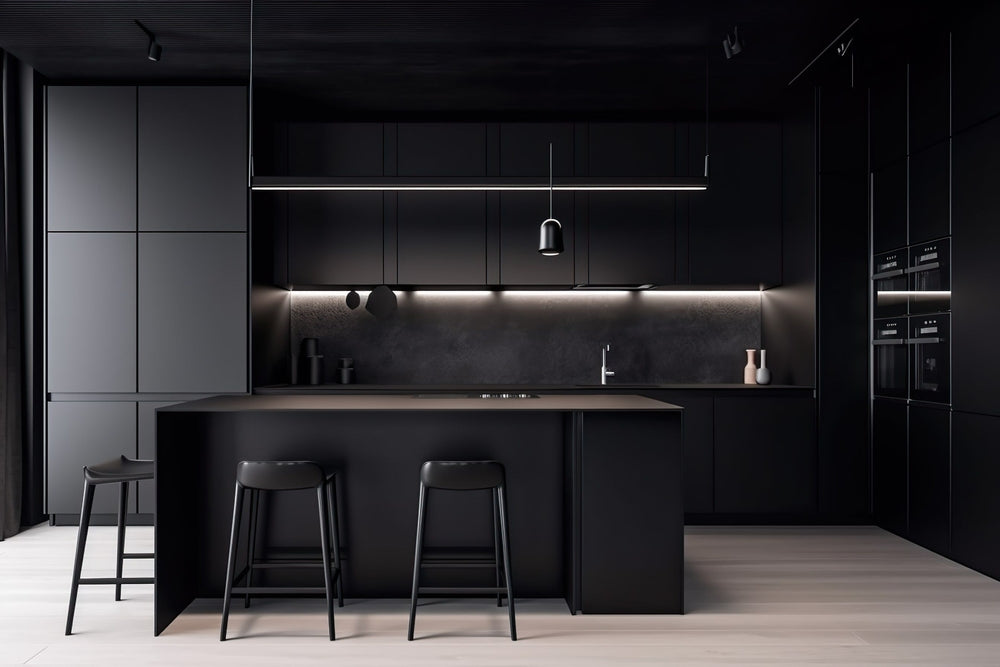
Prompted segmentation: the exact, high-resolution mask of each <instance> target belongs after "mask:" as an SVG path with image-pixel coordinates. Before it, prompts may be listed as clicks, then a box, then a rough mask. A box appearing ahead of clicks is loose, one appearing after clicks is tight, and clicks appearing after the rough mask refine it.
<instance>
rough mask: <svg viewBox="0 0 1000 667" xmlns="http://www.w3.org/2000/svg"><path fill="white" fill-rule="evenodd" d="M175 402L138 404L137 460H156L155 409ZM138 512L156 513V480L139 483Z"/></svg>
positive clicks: (144, 402) (142, 402)
mask: <svg viewBox="0 0 1000 667" xmlns="http://www.w3.org/2000/svg"><path fill="white" fill-rule="evenodd" d="M168 405H177V403H176V402H172V403H171V402H159V401H155V402H154V401H140V402H139V403H138V410H137V414H138V430H137V433H138V443H137V444H138V450H139V458H140V459H147V460H155V459H156V409H157V408H165V407H167V406H168ZM136 501H137V503H138V512H139V513H140V514H151V513H153V512H156V480H150V481H148V482H139V492H138V493H137V494H136Z"/></svg>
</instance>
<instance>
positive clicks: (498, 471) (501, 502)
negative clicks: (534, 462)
mask: <svg viewBox="0 0 1000 667" xmlns="http://www.w3.org/2000/svg"><path fill="white" fill-rule="evenodd" d="M428 489H444V490H448V491H474V490H486V489H491V490H492V491H493V558H492V559H490V560H483V559H472V560H469V559H465V558H455V557H444V558H437V559H433V560H431V559H425V557H424V525H425V522H426V518H427V517H426V514H427V512H426V507H427V490H428ZM509 542H510V540H509V537H508V531H507V496H506V483H505V473H504V467H503V464H502V463H500V462H498V461H425V462H424V464H423V465H422V466H421V467H420V500H419V505H418V509H417V542H416V548H415V550H414V556H413V592H412V594H411V596H410V623H409V628H408V629H407V634H406V638H407V640H409V641H413V628H414V624H415V621H416V614H417V598H418V597H419V595H420V593H430V594H444V595H448V594H457V593H491V594H492V593H495V594H496V596H497V606H498V607H499V606H501V597H500V596H501V595H503V594H506V596H507V609H508V614H509V616H510V638H511V641H516V640H517V628H516V626H515V623H514V589H513V584H512V583H511V576H510V544H509ZM501 544H502V547H503V548H502V555H503V558H502V562H503V575H504V576H503V578H504V581H505V582H506V585H503V586H502V585H501V580H500V579H501V577H500V572H501V569H500V563H501ZM470 566H471V567H476V566H480V567H493V568H496V583H497V585H496V587H484V588H468V587H464V588H457V587H456V588H451V587H433V588H427V587H421V586H420V572H421V570H422V569H423V568H427V567H470Z"/></svg>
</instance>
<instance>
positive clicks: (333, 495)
mask: <svg viewBox="0 0 1000 667" xmlns="http://www.w3.org/2000/svg"><path fill="white" fill-rule="evenodd" d="M326 507H327V510H329V512H330V536H331V537H332V538H333V540H332V542H333V566H334V567H335V568H336V570H337V581H336V584H337V606H338V607H343V606H344V571H343V570H342V569H341V566H340V518H339V517H340V515H339V513H338V511H337V476H336V475H334V476H333V477H331V478H330V481H329V482H328V483H327V485H326Z"/></svg>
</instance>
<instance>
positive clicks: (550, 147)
mask: <svg viewBox="0 0 1000 667" xmlns="http://www.w3.org/2000/svg"><path fill="white" fill-rule="evenodd" d="M549 219H550V220H551V219H552V142H551V141H550V142H549Z"/></svg>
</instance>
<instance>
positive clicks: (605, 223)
mask: <svg viewBox="0 0 1000 667" xmlns="http://www.w3.org/2000/svg"><path fill="white" fill-rule="evenodd" d="M674 197H675V195H673V194H670V193H664V192H592V193H590V258H589V271H588V273H589V275H588V280H587V282H589V283H590V284H592V285H642V284H646V283H650V284H653V285H669V284H672V283H673V282H674V257H675V253H674V214H675V211H674Z"/></svg>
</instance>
